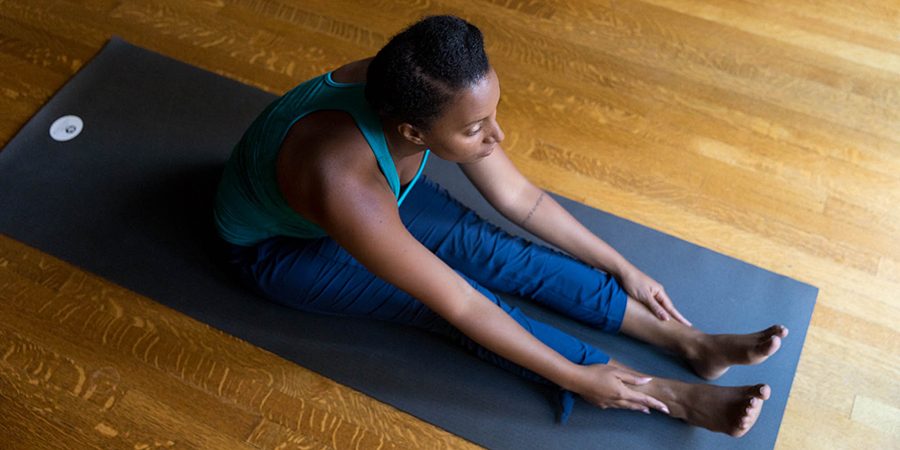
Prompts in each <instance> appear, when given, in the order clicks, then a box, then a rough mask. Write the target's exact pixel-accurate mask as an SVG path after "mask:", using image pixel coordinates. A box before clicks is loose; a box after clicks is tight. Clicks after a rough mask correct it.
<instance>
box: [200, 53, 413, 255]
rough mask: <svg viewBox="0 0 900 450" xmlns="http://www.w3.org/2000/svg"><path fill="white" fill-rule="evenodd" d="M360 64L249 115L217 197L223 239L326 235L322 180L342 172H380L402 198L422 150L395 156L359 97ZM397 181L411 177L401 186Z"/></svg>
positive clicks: (384, 182) (309, 83)
mask: <svg viewBox="0 0 900 450" xmlns="http://www.w3.org/2000/svg"><path fill="white" fill-rule="evenodd" d="M366 63H367V61H366V60H363V61H357V62H354V63H351V64H348V65H347V66H344V67H342V68H341V69H338V70H337V71H335V73H336V76H335V78H332V73H327V74H324V75H322V76H319V77H316V78H313V79H311V80H308V81H306V82H304V83H302V84H300V85H299V86H297V87H296V88H294V89H292V90H291V91H289V92H288V93H286V94H285V95H284V96H282V97H281V98H279V99H278V100H276V101H275V102H273V103H272V104H271V105H269V107H267V108H266V109H265V110H264V111H263V113H262V114H260V116H259V117H258V118H257V119H256V120H255V121H254V122H253V124H252V125H251V126H250V128H249V129H248V130H247V132H246V133H245V134H244V136H243V138H242V139H241V141H240V142H239V143H238V145H237V146H236V147H235V150H234V153H233V154H232V157H231V159H230V160H229V162H228V164H227V166H226V169H225V172H224V174H223V178H222V182H221V183H220V186H219V192H218V195H217V198H216V206H215V221H216V226H217V228H218V230H219V233H220V235H221V236H222V237H223V238H224V239H225V240H227V241H229V242H231V243H233V244H237V245H252V244H255V243H258V242H260V241H262V240H265V239H267V238H269V237H272V236H278V235H282V236H292V237H298V238H313V237H321V236H324V235H325V234H326V233H325V231H324V230H323V229H322V228H321V227H320V226H318V225H317V224H316V221H315V217H316V211H318V210H320V209H321V208H322V206H323V205H320V204H319V203H320V202H321V201H322V200H323V197H322V196H321V195H320V194H321V189H322V188H324V186H322V184H323V183H336V184H340V183H341V178H343V177H373V176H374V177H380V181H381V184H382V185H383V186H384V187H385V188H386V189H388V190H389V191H390V192H392V193H393V196H394V197H395V198H397V201H398V204H399V203H401V202H402V199H403V197H404V194H405V192H408V190H409V188H410V187H411V183H410V181H413V179H414V178H417V175H418V173H420V170H419V169H421V168H422V167H423V166H424V162H425V157H426V155H427V153H428V152H427V151H426V152H425V154H424V155H421V154H420V155H415V156H416V157H414V158H404V159H403V160H400V161H396V162H395V161H394V158H393V157H392V155H391V153H390V151H389V150H388V143H387V141H386V139H385V135H384V132H383V130H382V124H381V121H380V119H379V117H378V115H377V114H376V113H375V112H374V111H372V109H371V107H369V105H368V104H367V102H366V99H365V95H364V92H363V90H364V87H365V84H364V82H365V67H366ZM411 160H415V161H411ZM411 163H415V166H412V165H411ZM398 169H399V170H398ZM398 172H399V175H398ZM401 180H403V182H404V183H410V186H406V189H405V190H403V192H401Z"/></svg>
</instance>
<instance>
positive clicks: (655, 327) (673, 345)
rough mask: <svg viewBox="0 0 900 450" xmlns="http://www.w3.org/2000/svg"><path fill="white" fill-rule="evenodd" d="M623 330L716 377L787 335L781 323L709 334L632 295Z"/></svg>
mask: <svg viewBox="0 0 900 450" xmlns="http://www.w3.org/2000/svg"><path fill="white" fill-rule="evenodd" d="M621 331H622V333H624V334H626V335H628V336H631V337H634V338H637V339H640V340H642V341H644V342H647V343H650V344H653V345H655V346H657V347H661V348H664V349H666V350H669V351H671V352H673V353H675V354H677V355H679V356H682V357H683V358H685V360H687V362H688V363H689V364H690V365H691V367H692V368H693V369H694V371H695V372H696V373H697V375H700V376H701V377H703V378H705V379H707V380H714V379H716V378H719V377H720V376H722V374H724V373H725V372H726V371H727V370H728V369H729V368H730V367H731V366H733V365H748V364H759V363H761V362H763V361H765V360H766V359H767V358H768V357H769V356H771V355H773V354H774V353H775V352H776V351H778V349H779V348H780V347H781V340H782V339H783V338H785V337H786V336H787V335H788V329H787V328H786V327H784V326H782V325H773V326H771V327H769V328H767V329H765V330H763V331H759V332H756V333H750V334H706V333H704V332H702V331H700V330H698V329H696V328H693V327H688V326H686V325H684V324H682V323H681V322H678V321H677V320H666V321H663V320H659V318H657V317H656V316H655V315H654V314H653V313H652V312H651V311H650V310H649V309H647V307H646V306H644V304H643V303H640V302H638V301H636V300H634V299H632V298H631V297H629V298H628V305H627V307H626V309H625V320H624V321H623V323H622V330H621Z"/></svg>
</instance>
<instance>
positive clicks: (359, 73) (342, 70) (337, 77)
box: [331, 57, 372, 83]
mask: <svg viewBox="0 0 900 450" xmlns="http://www.w3.org/2000/svg"><path fill="white" fill-rule="evenodd" d="M371 61H372V58H371V57H370V58H366V59H360V60H358V61H353V62H351V63H347V64H344V65H343V66H341V67H339V68H338V69H336V70H335V71H334V72H332V73H331V78H332V79H333V80H334V81H337V82H338V83H362V82H365V81H366V70H367V69H368V68H369V63H370V62H371Z"/></svg>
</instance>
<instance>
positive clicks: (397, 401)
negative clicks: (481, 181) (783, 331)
mask: <svg viewBox="0 0 900 450" xmlns="http://www.w3.org/2000/svg"><path fill="white" fill-rule="evenodd" d="M501 76H502V74H501ZM299 81H300V80H298V82H299ZM273 99H274V96H273V95H271V94H268V93H265V92H262V91H260V90H257V89H255V88H252V87H249V86H246V85H243V84H240V83H238V82H235V81H232V80H229V79H226V78H223V77H220V76H217V75H215V74H213V73H210V72H206V71H203V70H200V69H197V68H195V67H192V66H189V65H187V64H184V63H181V62H178V61H175V60H172V59H169V58H166V57H164V56H161V55H158V54H156V53H153V52H150V51H147V50H143V49H141V48H137V47H134V46H132V45H130V44H128V43H126V42H123V41H122V40H119V39H113V40H111V41H110V43H109V44H108V45H107V46H106V47H105V48H104V49H103V50H102V51H101V52H100V53H99V54H98V56H97V57H95V58H94V59H93V60H92V61H91V62H90V63H89V64H87V65H86V66H85V67H84V68H83V69H82V70H81V71H80V72H79V73H78V74H77V75H75V76H74V77H73V78H72V80H71V81H69V82H68V83H67V84H66V85H65V86H64V87H63V88H62V89H61V90H60V91H59V92H58V93H57V94H56V95H55V96H54V97H53V98H52V99H51V100H50V102H49V103H48V104H47V105H46V106H44V107H43V108H42V109H41V110H40V111H39V112H38V113H37V114H36V115H35V116H34V118H32V119H31V121H29V122H28V124H26V126H25V127H24V128H23V129H22V130H21V131H20V132H19V133H18V135H17V136H16V137H15V138H14V139H13V140H12V141H10V142H9V144H8V145H7V146H6V148H5V149H4V150H3V151H2V152H0V232H2V233H5V234H8V235H10V236H12V237H13V238H15V239H17V240H19V241H22V242H25V243H27V244H29V245H32V246H35V247H37V248H39V249H41V250H43V251H45V252H48V253H50V254H53V255H56V256H58V257H60V258H62V259H64V260H67V261H69V262H71V263H73V264H75V265H77V266H79V267H82V268H84V269H86V270H88V271H91V272H94V273H97V274H99V275H101V276H103V277H105V278H107V279H109V280H112V281H114V282H116V283H118V284H121V285H123V286H125V287H128V288H129V289H132V290H134V291H136V292H138V293H140V294H143V295H145V296H148V297H150V298H153V299H155V300H156V301H159V302H161V303H163V304H165V305H168V306H171V307H173V308H175V309H177V310H179V311H182V312H184V313H186V314H188V315H190V316H192V317H194V318H196V319H198V320H201V321H203V322H205V323H208V324H210V325H211V326H213V327H216V328H219V329H221V330H224V331H225V332H228V333H230V334H232V335H234V336H237V337H239V338H242V339H245V340H247V341H249V342H252V343H253V344H255V345H257V346H259V347H262V348H265V349H267V350H270V351H272V352H274V353H276V354H278V355H281V356H282V357H284V358H287V359H289V360H292V361H295V362H297V363H298V364H300V365H302V366H304V367H307V368H309V369H312V370H314V371H316V372H318V373H321V374H323V375H325V376H327V377H329V378H332V379H334V380H337V381H339V382H341V383H344V384H346V385H349V386H352V387H353V388H356V389H359V390H361V391H363V392H365V393H367V394H369V395H371V396H373V397H375V398H377V399H380V400H382V401H385V402H387V403H390V404H392V405H395V406H397V407H399V408H401V409H403V410H405V411H408V412H410V413H411V414H414V415H416V416H418V417H420V418H422V419H424V420H426V421H428V422H431V423H434V424H436V425H437V426H440V427H442V428H444V429H447V430H449V431H451V432H453V433H455V434H458V435H460V436H463V437H465V438H467V439H469V440H471V441H474V442H476V443H479V444H482V445H485V446H488V447H493V448H515V449H523V448H610V447H615V448H648V447H650V446H654V447H657V446H658V447H666V448H671V447H682V448H720V447H725V448H765V447H772V446H773V445H774V443H775V438H776V436H777V433H778V427H779V425H780V423H781V417H782V415H783V412H784V406H785V403H786V401H787V397H788V394H789V393H790V388H791V382H792V380H793V377H794V371H795V370H796V367H797V361H798V358H799V356H800V350H801V347H802V345H803V340H804V338H805V335H806V328H807V326H808V324H809V319H810V315H811V314H812V309H813V304H814V303H815V298H816V294H817V289H816V288H814V287H812V286H809V285H806V284H803V283H800V282H797V281H794V280H791V279H789V278H786V277H784V276H781V275H777V274H774V273H771V272H768V271H765V270H763V269H760V268H758V267H754V266H751V265H749V264H746V263H743V262H741V261H738V260H735V259H732V258H729V257H727V256H724V255H721V254H718V253H715V252H712V251H710V250H707V249H704V248H701V247H698V246H696V245H693V244H690V243H688V242H684V241H682V240H679V239H677V238H674V237H672V236H668V235H665V234H662V233H659V232H657V231H654V230H651V229H648V228H646V227H643V226H641V225H637V224H635V223H632V222H629V221H627V220H623V219H620V218H617V217H614V216H611V215H609V214H606V213H604V212H601V211H598V210H595V209H592V208H590V207H587V206H584V205H581V204H579V203H576V202H573V201H570V200H567V199H564V198H561V197H557V199H558V200H559V201H560V202H562V204H563V206H565V207H566V208H568V209H569V210H570V211H572V212H573V213H574V214H575V215H576V216H577V217H578V218H579V219H581V220H582V221H583V222H584V223H585V224H586V225H587V226H588V227H589V228H591V229H592V230H594V231H595V232H596V233H598V234H599V235H600V236H602V237H603V238H605V239H606V240H607V241H609V242H610V243H611V244H612V245H614V246H615V247H616V248H617V249H619V250H620V251H621V252H622V253H623V254H624V255H625V256H626V257H628V258H629V259H630V260H631V261H633V262H634V263H636V264H637V265H638V266H639V267H641V268H643V269H644V270H645V271H646V272H647V273H648V274H650V275H651V276H653V277H655V278H656V279H657V280H659V281H660V282H662V283H663V284H664V285H665V286H666V287H667V290H668V291H669V293H670V294H671V296H672V298H673V299H675V301H676V302H677V304H678V305H679V307H680V308H681V311H682V312H684V313H685V314H686V315H687V316H688V317H689V318H691V319H692V321H693V322H694V324H695V326H698V327H700V328H702V329H704V330H708V331H711V332H750V331H756V330H760V329H763V328H765V327H767V326H769V325H770V324H772V323H776V322H780V323H784V324H785V325H787V326H788V327H789V328H790V329H791V334H790V337H789V338H788V339H787V340H786V341H785V342H784V345H783V346H782V348H781V350H780V351H779V352H778V353H777V354H776V355H774V356H773V357H772V358H770V359H769V360H768V361H766V362H765V363H764V364H762V365H759V366H754V367H737V368H734V369H732V370H731V371H729V372H728V373H727V374H726V375H725V376H724V377H722V379H720V380H719V381H718V383H720V384H723V385H744V384H754V383H758V382H766V383H769V384H770V385H771V386H772V399H771V400H769V401H768V402H767V403H766V406H765V408H764V410H763V412H762V415H761V416H760V418H759V420H758V421H757V423H756V426H755V428H754V429H753V430H751V431H750V433H748V434H747V435H746V436H745V437H744V438H742V439H740V440H736V439H733V438H730V437H728V436H725V435H721V434H715V433H711V432H708V431H706V430H702V429H698V428H694V427H690V426H688V425H685V424H684V423H682V422H680V421H677V420H673V419H670V418H667V417H665V416H663V415H661V414H654V415H652V416H649V417H648V416H645V415H643V414H640V413H636V412H630V411H602V410H599V409H597V408H593V407H591V406H590V405H588V404H587V403H585V402H583V401H581V400H579V402H578V404H576V407H575V411H574V413H573V415H572V418H571V419H570V421H569V423H568V424H567V425H559V424H557V423H555V421H554V414H553V411H554V409H553V407H554V398H555V397H554V391H553V390H552V389H551V388H549V387H543V386H539V385H537V384H533V383H530V382H527V381H524V380H521V379H519V378H517V377H516V376H514V375H512V374H510V373H508V372H506V371H504V370H502V369H498V368H496V367H494V366H492V365H490V364H488V363H485V362H482V361H481V360H479V359H477V358H475V357H473V356H471V355H469V354H468V353H466V352H465V351H464V350H461V349H459V348H457V347H455V346H454V345H452V344H451V343H448V342H445V341H443V340H441V339H439V338H436V337H433V336H430V335H428V334H427V333H424V332H421V331H418V330H414V329H411V328H408V327H403V326H396V325H390V324H384V323H379V322H374V321H367V320H354V319H339V318H333V317H320V316H315V315H308V314H303V313H300V312H296V311H292V310H289V309H286V308H284V307H281V306H278V305H276V304H274V303H269V302H267V301H265V300H262V299H260V298H258V297H256V296H255V295H254V294H252V293H250V292H249V291H248V290H245V289H243V288H241V287H240V286H237V285H235V284H234V281H232V280H230V279H228V278H227V277H226V276H225V275H223V273H222V272H221V271H220V269H219V267H218V266H217V265H216V264H215V263H214V261H213V259H212V257H211V256H210V254H209V248H208V243H209V240H208V236H209V235H208V233H209V231H210V214H211V212H210V211H211V200H212V196H213V193H214V191H215V186H216V183H217V181H218V177H219V174H220V171H221V168H222V165H223V163H224V161H225V160H226V158H227V157H228V155H229V153H230V150H231V147H232V145H233V144H234V143H235V142H236V141H237V140H238V139H239V137H240V136H241V134H242V132H243V130H244V129H245V127H246V126H248V125H249V123H250V122H251V121H252V120H253V118H254V117H255V116H256V115H257V114H258V113H259V112H260V111H261V110H262V109H263V108H264V107H265V105H266V104H268V103H269V102H270V101H272V100H273ZM70 114H71V115H77V116H79V117H80V118H81V119H83V124H84V128H83V131H81V133H80V135H78V136H77V137H75V138H74V139H71V140H68V141H64V142H58V141H55V140H53V139H51V137H50V134H49V129H50V127H51V124H52V123H53V122H54V121H55V120H56V119H57V118H59V117H61V116H64V115H70ZM63 129H64V127H63ZM70 131H71V130H70ZM426 175H427V176H429V177H431V178H432V179H435V180H437V181H438V182H439V183H440V184H442V185H444V186H445V187H447V188H448V189H449V190H450V191H451V192H452V193H453V194H454V195H456V196H457V197H458V198H460V199H461V200H462V201H464V202H465V203H467V204H469V205H470V206H471V207H473V208H475V209H476V210H478V211H479V212H480V213H481V214H482V215H483V216H484V217H486V218H489V219H490V220H494V221H496V222H497V223H500V224H502V225H503V226H506V227H508V229H510V230H512V231H513V232H517V231H516V229H515V228H514V227H513V226H512V225H511V224H509V223H508V222H506V221H505V220H502V219H501V218H500V217H499V216H498V215H497V214H496V213H494V212H491V210H490V208H489V207H487V206H486V204H485V202H484V201H483V200H481V199H480V198H479V197H478V194H477V193H476V192H475V191H474V189H473V188H472V187H471V185H470V184H469V183H468V181H467V180H466V179H465V178H464V177H463V176H462V175H461V173H460V172H459V170H458V169H457V168H456V166H454V165H452V164H448V163H446V162H443V161H440V160H439V159H438V158H434V159H433V160H432V161H430V162H429V166H428V170H427V172H426ZM505 298H506V299H507V300H508V301H510V302H512V303H515V304H517V305H519V306H520V307H522V308H523V309H525V310H526V312H527V313H529V314H531V315H532V316H534V317H536V318H538V319H540V320H544V321H547V322H551V323H553V324H555V325H556V326H558V327H560V328H562V329H564V330H566V331H568V332H570V333H572V334H574V335H577V336H579V337H580V338H582V339H585V340H587V341H590V342H592V343H594V344H595V345H597V346H598V347H599V348H601V349H604V350H606V351H607V352H608V353H610V354H611V355H612V356H613V357H614V358H617V359H619V360H621V361H623V362H625V363H627V364H630V365H632V366H634V367H635V368H636V369H639V370H643V371H647V372H650V373H653V374H657V375H661V376H668V377H674V378H679V379H683V380H689V381H694V382H698V381H700V380H698V379H697V378H696V377H695V376H694V375H692V374H691V372H690V371H689V370H688V369H686V368H685V367H684V366H683V365H682V364H681V363H680V362H678V361H677V360H675V359H673V358H672V357H670V356H668V355H665V354H663V353H661V352H659V351H657V350H655V349H653V348H651V347H649V346H647V345H644V344H641V343H639V342H636V341H633V340H631V339H629V338H626V337H624V336H608V335H603V334H601V333H599V332H597V331H595V330H591V329H588V328H587V327H585V326H582V325H580V324H577V323H575V322H573V321H570V320H567V319H565V318H563V317H561V316H559V315H556V314H555V313H552V312H548V311H545V310H543V309H541V308H538V307H534V306H533V305H531V304H529V303H528V302H527V301H522V300H519V299H515V298H511V297H509V296H505Z"/></svg>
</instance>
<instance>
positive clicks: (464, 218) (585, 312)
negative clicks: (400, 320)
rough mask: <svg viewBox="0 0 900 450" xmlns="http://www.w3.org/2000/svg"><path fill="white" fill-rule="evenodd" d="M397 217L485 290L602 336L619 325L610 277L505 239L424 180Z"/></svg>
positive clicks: (619, 296) (620, 300) (621, 308)
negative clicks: (541, 307)
mask: <svg viewBox="0 0 900 450" xmlns="http://www.w3.org/2000/svg"><path fill="white" fill-rule="evenodd" d="M400 214H401V217H402V218H403V222H404V223H405V224H406V226H407V228H408V229H409V231H410V233H412V234H413V235H414V236H415V237H416V239H418V240H419V241H420V242H422V244H423V245H425V246H426V247H428V248H429V249H430V250H431V251H433V252H434V253H435V255H437V256H438V257H439V258H441V259H442V260H443V261H445V262H446V263H447V264H448V265H449V266H451V267H453V268H454V269H456V270H457V271H459V272H462V273H464V274H466V275H468V276H470V277H471V278H472V279H474V280H475V281H477V282H478V283H480V284H482V285H484V286H485V287H486V288H488V289H490V290H492V291H496V292H504V293H508V294H514V295H518V296H520V297H526V298H530V299H533V300H535V301H536V302H538V303H540V304H542V305H544V306H546V307H548V308H550V309H553V310H555V311H557V312H559V313H561V314H564V315H566V316H568V317H571V318H573V319H575V320H579V321H581V322H584V323H586V324H588V325H591V326H593V327H595V328H598V329H601V330H604V331H606V332H610V333H615V332H616V331H618V329H619V327H620V326H621V323H622V317H623V316H624V314H625V305H626V300H625V299H626V294H625V292H624V291H623V290H622V289H621V288H620V287H619V284H618V283H617V282H616V280H615V278H613V277H612V276H610V275H609V274H607V273H604V272H601V271H598V270H596V269H594V268H592V267H590V266H587V265H585V264H583V263H581V262H579V261H577V260H575V259H573V258H572V257H570V256H568V255H565V254H563V253H560V252H558V251H555V250H552V249H550V248H547V247H544V246H542V245H538V244H534V243H531V242H529V241H526V240H525V239H522V238H519V237H515V236H512V235H510V234H509V233H507V232H506V231H504V230H501V229H500V228H498V227H497V226H495V225H493V224H491V223H490V222H487V221H485V220H483V219H481V218H480V217H478V216H477V215H476V214H475V213H474V212H473V211H471V210H470V209H468V208H467V207H465V206H464V205H462V204H461V203H459V202H458V201H456V200H455V199H453V198H452V197H451V196H450V195H449V194H448V193H447V192H446V190H444V189H443V188H441V187H440V186H438V185H436V184H435V183H433V182H432V181H430V180H428V179H427V178H422V179H421V180H420V181H419V184H417V185H416V186H415V188H414V189H413V190H412V191H410V194H409V196H408V197H407V198H406V201H405V202H404V204H403V206H402V207H401V208H400Z"/></svg>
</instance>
